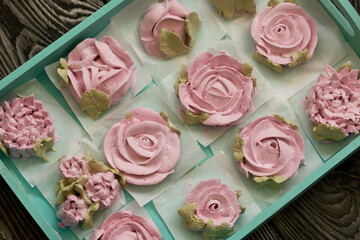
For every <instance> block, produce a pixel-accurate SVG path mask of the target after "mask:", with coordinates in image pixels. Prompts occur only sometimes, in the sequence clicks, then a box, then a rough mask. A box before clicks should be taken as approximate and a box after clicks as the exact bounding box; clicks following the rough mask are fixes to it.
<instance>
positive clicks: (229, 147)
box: [210, 98, 323, 206]
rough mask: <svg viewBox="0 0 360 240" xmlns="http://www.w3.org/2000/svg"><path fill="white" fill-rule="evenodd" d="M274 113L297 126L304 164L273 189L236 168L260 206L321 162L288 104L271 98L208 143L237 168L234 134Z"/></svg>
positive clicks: (271, 200)
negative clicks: (234, 155)
mask: <svg viewBox="0 0 360 240" xmlns="http://www.w3.org/2000/svg"><path fill="white" fill-rule="evenodd" d="M274 114H279V115H281V116H283V117H285V118H286V119H288V120H290V121H292V122H294V123H296V124H297V125H298V126H299V131H300V134H301V136H302V138H303V140H304V144H305V165H302V164H300V167H299V169H298V171H297V172H296V173H295V174H294V175H293V176H292V177H291V178H290V179H288V180H287V181H286V182H285V184H284V186H283V188H282V189H280V190H277V189H274V188H272V187H269V186H263V187H256V186H255V182H254V181H253V180H252V177H250V178H249V179H248V178H246V177H245V176H244V175H243V174H242V173H241V172H240V171H239V170H237V171H238V172H239V176H240V180H241V181H242V182H243V183H244V185H245V187H246V188H247V190H248V191H249V192H250V194H251V196H252V197H254V199H255V201H256V202H257V203H258V204H259V205H260V206H267V205H268V204H267V203H274V202H275V201H276V200H277V199H279V198H280V197H281V196H282V195H284V194H285V193H286V192H287V191H289V190H290V189H291V188H292V187H294V186H295V185H296V184H298V183H299V182H300V181H301V180H303V179H304V178H305V177H307V176H308V175H309V174H310V173H312V172H313V171H314V170H316V169H317V168H319V167H320V166H321V165H322V164H323V161H322V160H321V158H320V156H319V155H318V154H317V152H316V151H315V149H314V148H313V146H312V145H311V142H310V141H309V139H308V138H307V137H306V135H305V133H304V132H303V131H302V129H301V127H300V125H299V123H298V121H297V120H296V117H295V116H294V114H293V112H292V110H291V109H290V106H289V104H287V102H286V101H283V100H281V99H279V98H274V99H272V100H271V101H269V102H268V103H266V104H264V105H263V106H262V107H261V108H260V109H258V111H256V113H255V114H253V115H252V116H251V117H250V118H249V119H248V120H246V122H244V123H242V124H240V125H237V126H233V127H231V128H229V129H228V130H227V131H226V133H225V134H224V135H223V136H221V138H219V139H217V140H216V141H215V142H214V143H213V144H211V145H210V147H211V149H212V150H213V151H214V152H216V151H223V152H224V153H225V155H226V156H227V157H228V158H229V159H232V163H231V164H232V166H233V168H234V169H238V168H237V166H236V163H235V160H234V158H233V145H234V140H235V135H236V134H237V133H238V132H239V129H240V128H243V127H244V126H246V125H248V124H249V123H250V122H252V121H254V120H256V119H258V118H260V117H263V116H272V115H274Z"/></svg>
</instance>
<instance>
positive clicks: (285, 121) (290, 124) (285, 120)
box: [274, 114, 299, 131]
mask: <svg viewBox="0 0 360 240" xmlns="http://www.w3.org/2000/svg"><path fill="white" fill-rule="evenodd" d="M274 117H276V118H277V119H278V120H279V121H280V122H283V123H285V124H287V125H289V126H290V127H291V128H292V129H294V130H295V131H299V127H298V126H297V125H296V124H295V123H293V122H292V121H290V120H287V119H286V118H284V117H282V116H280V115H278V114H274Z"/></svg>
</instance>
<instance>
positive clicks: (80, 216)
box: [56, 194, 87, 229]
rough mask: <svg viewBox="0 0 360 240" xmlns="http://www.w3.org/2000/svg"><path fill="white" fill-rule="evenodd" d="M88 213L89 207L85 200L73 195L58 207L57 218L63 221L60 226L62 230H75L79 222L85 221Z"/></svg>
mask: <svg viewBox="0 0 360 240" xmlns="http://www.w3.org/2000/svg"><path fill="white" fill-rule="evenodd" d="M86 211H87V206H86V204H85V202H84V200H83V199H80V198H78V197H76V196H75V195H72V194H71V195H69V196H68V197H67V199H66V201H65V202H63V203H61V204H60V205H59V207H58V211H57V212H56V216H57V218H58V219H60V220H61V223H59V224H58V225H59V226H60V227H62V228H65V226H69V227H70V228H71V229H75V228H77V226H78V224H79V222H80V221H82V220H84V218H85V214H86Z"/></svg>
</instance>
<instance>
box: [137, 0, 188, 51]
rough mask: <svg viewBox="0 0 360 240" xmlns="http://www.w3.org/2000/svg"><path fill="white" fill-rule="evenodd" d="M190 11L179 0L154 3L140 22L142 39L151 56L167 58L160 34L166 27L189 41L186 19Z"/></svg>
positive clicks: (185, 40) (184, 40)
mask: <svg viewBox="0 0 360 240" xmlns="http://www.w3.org/2000/svg"><path fill="white" fill-rule="evenodd" d="M189 13H190V11H189V10H188V9H187V8H186V7H185V6H183V5H181V4H179V3H178V1H177V0H164V1H162V2H158V3H154V4H152V5H151V6H150V7H149V8H148V9H147V10H146V11H145V13H144V17H143V19H142V20H141V22H140V28H139V32H140V36H141V41H142V43H143V45H144V47H145V49H146V51H147V53H148V54H149V55H150V56H154V57H160V58H165V57H166V56H165V54H164V53H163V52H162V51H161V49H160V44H159V36H160V33H161V29H163V28H165V29H167V30H169V31H171V32H174V33H176V34H177V35H178V36H179V37H180V38H181V40H182V41H183V43H185V44H186V43H187V33H186V31H185V19H186V17H187V15H188V14H189Z"/></svg>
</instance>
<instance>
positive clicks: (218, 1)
mask: <svg viewBox="0 0 360 240" xmlns="http://www.w3.org/2000/svg"><path fill="white" fill-rule="evenodd" d="M210 2H211V3H212V4H213V5H214V6H215V8H216V10H217V11H218V12H219V14H223V15H224V17H225V18H226V19H228V20H229V19H230V18H232V16H233V15H234V11H235V0H210Z"/></svg>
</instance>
